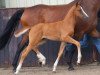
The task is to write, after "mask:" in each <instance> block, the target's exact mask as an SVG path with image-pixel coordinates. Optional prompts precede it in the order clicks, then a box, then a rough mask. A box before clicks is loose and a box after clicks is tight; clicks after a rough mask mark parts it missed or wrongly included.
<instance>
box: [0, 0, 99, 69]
mask: <svg viewBox="0 0 100 75" xmlns="http://www.w3.org/2000/svg"><path fill="white" fill-rule="evenodd" d="M76 2H77V0H76V1H73V2H71V3H70V4H67V5H57V6H48V5H37V6H33V7H29V8H25V9H21V10H18V11H17V12H16V13H15V14H14V15H13V16H12V17H11V19H10V20H9V21H8V24H7V27H6V28H5V31H4V34H3V35H2V36H1V37H0V43H2V44H0V49H1V48H3V47H4V46H5V45H6V43H7V42H8V40H10V38H11V37H12V35H13V33H14V31H15V28H16V27H17V26H18V23H19V21H20V22H21V24H22V25H23V26H24V27H25V26H30V25H35V24H38V23H47V22H48V23H50V22H56V21H59V20H62V19H63V18H64V16H65V14H66V12H67V11H68V10H69V9H70V8H71V7H72V5H73V4H75V3H76ZM99 3H100V0H83V1H82V2H81V6H82V7H83V9H84V10H85V12H86V13H87V14H88V15H89V20H88V21H87V22H84V21H82V20H81V21H80V23H79V24H77V26H76V27H75V33H76V34H75V36H77V34H79V33H81V34H84V32H86V33H89V34H91V35H92V36H95V37H98V36H99V34H98V32H97V31H96V29H95V27H96V25H97V24H96V23H97V12H98V10H99V8H100V4H99ZM84 24H85V26H84ZM86 24H87V25H86ZM81 30H84V31H82V32H80V31H81ZM27 40H28V37H27V35H25V36H24V37H23V40H22V42H21V43H20V45H19V49H18V50H17V54H16V56H15V59H14V62H13V66H14V68H15V69H16V66H17V62H18V58H19V55H20V53H21V51H22V50H23V47H24V45H25V44H26V43H27ZM70 65H71V64H69V66H70ZM70 68H72V66H70Z"/></svg>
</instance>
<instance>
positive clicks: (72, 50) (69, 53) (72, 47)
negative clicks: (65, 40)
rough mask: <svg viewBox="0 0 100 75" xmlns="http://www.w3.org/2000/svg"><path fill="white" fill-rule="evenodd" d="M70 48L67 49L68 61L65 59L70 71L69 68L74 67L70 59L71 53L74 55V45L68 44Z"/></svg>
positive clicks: (71, 57)
mask: <svg viewBox="0 0 100 75" xmlns="http://www.w3.org/2000/svg"><path fill="white" fill-rule="evenodd" d="M70 47H71V48H70V50H68V53H67V54H68V55H67V56H68V61H67V64H68V66H69V67H68V70H69V71H71V70H74V68H73V64H72V59H73V55H74V53H75V45H73V44H72V45H70Z"/></svg>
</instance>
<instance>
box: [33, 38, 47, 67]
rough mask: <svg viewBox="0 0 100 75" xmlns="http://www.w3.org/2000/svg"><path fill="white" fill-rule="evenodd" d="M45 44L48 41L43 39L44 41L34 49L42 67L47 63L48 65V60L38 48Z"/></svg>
mask: <svg viewBox="0 0 100 75" xmlns="http://www.w3.org/2000/svg"><path fill="white" fill-rule="evenodd" d="M45 42H46V40H45V39H42V40H41V41H40V42H39V43H38V45H37V46H35V47H33V51H35V52H36V54H37V57H38V59H39V63H40V64H42V66H43V65H45V63H46V58H45V56H44V55H43V54H42V53H41V52H40V51H39V49H38V46H40V45H42V44H44V43H45Z"/></svg>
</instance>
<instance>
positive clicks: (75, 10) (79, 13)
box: [65, 2, 88, 20]
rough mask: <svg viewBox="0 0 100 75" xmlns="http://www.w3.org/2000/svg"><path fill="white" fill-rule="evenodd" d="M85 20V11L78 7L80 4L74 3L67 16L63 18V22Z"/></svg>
mask: <svg viewBox="0 0 100 75" xmlns="http://www.w3.org/2000/svg"><path fill="white" fill-rule="evenodd" d="M71 17H72V18H73V17H74V18H76V19H77V18H78V19H79V18H86V17H88V15H87V14H86V13H85V11H84V10H83V8H82V7H81V5H80V2H77V3H75V4H74V5H73V6H72V7H71V9H70V10H69V12H68V13H67V15H66V16H65V20H66V19H68V18H71Z"/></svg>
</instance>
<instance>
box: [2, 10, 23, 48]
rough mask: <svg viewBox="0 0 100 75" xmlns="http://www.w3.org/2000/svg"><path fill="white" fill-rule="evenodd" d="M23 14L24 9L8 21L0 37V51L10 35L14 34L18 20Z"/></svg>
mask: <svg viewBox="0 0 100 75" xmlns="http://www.w3.org/2000/svg"><path fill="white" fill-rule="evenodd" d="M23 12H24V9H20V10H18V11H17V12H16V13H14V15H13V16H12V17H11V18H10V20H9V21H8V23H7V26H6V27H5V29H4V32H3V34H2V35H1V36H0V49H2V48H4V47H5V46H6V44H7V43H8V42H9V41H10V39H11V37H12V35H13V34H14V31H15V28H16V27H17V26H18V25H19V20H20V18H21V16H22V14H23Z"/></svg>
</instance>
